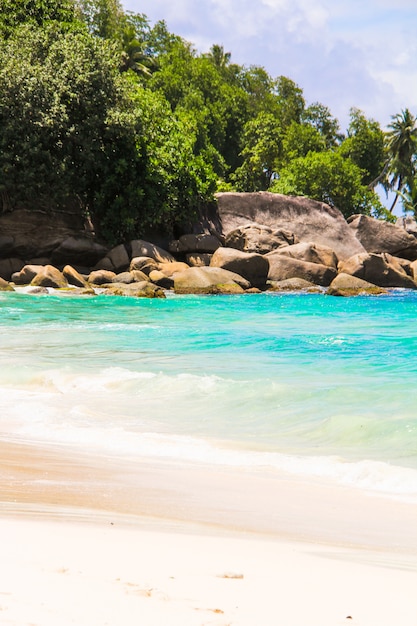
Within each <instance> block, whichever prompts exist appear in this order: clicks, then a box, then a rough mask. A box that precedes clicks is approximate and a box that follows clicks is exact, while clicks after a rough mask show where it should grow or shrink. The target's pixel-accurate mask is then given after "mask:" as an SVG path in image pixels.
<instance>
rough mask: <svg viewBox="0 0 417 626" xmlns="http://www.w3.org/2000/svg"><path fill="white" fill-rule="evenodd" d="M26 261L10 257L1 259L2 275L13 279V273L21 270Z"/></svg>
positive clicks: (0, 270)
mask: <svg viewBox="0 0 417 626" xmlns="http://www.w3.org/2000/svg"><path fill="white" fill-rule="evenodd" d="M23 266H24V263H23V261H22V260H21V259H16V258H13V257H12V258H10V259H1V260H0V276H1V277H2V278H4V279H5V280H11V278H12V276H13V274H15V273H17V272H20V270H21V269H22V267H23Z"/></svg>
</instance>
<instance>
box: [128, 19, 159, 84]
mask: <svg viewBox="0 0 417 626" xmlns="http://www.w3.org/2000/svg"><path fill="white" fill-rule="evenodd" d="M121 44H122V55H121V56H122V58H121V65H120V69H121V71H122V72H127V71H128V70H132V71H133V72H134V73H135V74H137V75H138V76H141V77H145V78H146V77H149V76H151V75H152V72H153V71H155V70H156V63H155V61H154V60H153V59H152V58H151V57H149V56H147V54H146V53H145V44H144V43H143V42H140V41H139V40H138V39H137V33H136V29H135V27H134V25H133V24H130V23H126V25H125V27H124V28H123V31H122V42H121Z"/></svg>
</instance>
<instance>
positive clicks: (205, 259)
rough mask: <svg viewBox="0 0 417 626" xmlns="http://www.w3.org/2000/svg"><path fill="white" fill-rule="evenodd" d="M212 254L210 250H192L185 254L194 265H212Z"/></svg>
mask: <svg viewBox="0 0 417 626" xmlns="http://www.w3.org/2000/svg"><path fill="white" fill-rule="evenodd" d="M212 256H213V255H212V254H209V253H208V252H191V253H190V254H186V255H185V260H186V261H187V263H188V265H191V266H193V267H204V266H207V265H210V261H211V257H212Z"/></svg>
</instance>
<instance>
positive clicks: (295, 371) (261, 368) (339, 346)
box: [0, 290, 417, 501]
mask: <svg viewBox="0 0 417 626" xmlns="http://www.w3.org/2000/svg"><path fill="white" fill-rule="evenodd" d="M416 318H417V294H416V293H414V292H407V291H401V290H397V291H393V292H392V293H391V294H390V295H387V296H379V297H372V296H363V297H356V298H336V297H330V296H326V295H323V294H305V293H298V294H294V293H291V294H280V293H264V294H243V295H234V296H220V295H219V296H194V295H190V296H176V295H173V294H168V297H167V298H166V299H165V300H161V299H134V298H122V297H115V296H105V295H97V296H91V297H90V296H70V295H53V294H50V295H47V296H41V295H37V296H34V295H28V294H26V293H0V348H1V350H0V439H2V440H5V441H10V442H28V441H30V442H35V443H40V444H44V443H51V444H59V445H60V446H64V447H65V446H68V447H73V446H75V447H77V448H78V449H80V448H81V449H82V450H83V451H85V452H89V451H90V452H94V453H96V452H99V453H103V454H106V455H109V456H114V457H123V458H125V459H129V458H155V457H157V458H158V459H167V460H169V461H170V462H178V463H181V462H183V461H187V462H194V463H199V464H204V465H205V466H206V467H207V466H233V467H237V468H239V467H242V468H248V467H249V468H251V469H253V470H255V471H256V469H257V468H259V470H262V471H268V472H286V473H288V474H290V475H297V476H300V477H303V476H305V477H308V478H314V479H318V480H324V481H330V482H333V483H338V484H343V485H348V486H350V487H355V488H357V489H362V490H367V491H368V492H377V493H379V494H381V493H384V494H386V495H387V497H390V498H395V499H403V500H407V501H417V395H416V391H415V386H416V379H417V324H416Z"/></svg>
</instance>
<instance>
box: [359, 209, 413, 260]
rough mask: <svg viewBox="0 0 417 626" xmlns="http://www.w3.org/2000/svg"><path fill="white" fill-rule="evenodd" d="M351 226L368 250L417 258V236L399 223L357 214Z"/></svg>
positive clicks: (406, 257) (405, 257)
mask: <svg viewBox="0 0 417 626" xmlns="http://www.w3.org/2000/svg"><path fill="white" fill-rule="evenodd" d="M349 227H350V229H351V230H352V232H353V233H354V235H355V237H356V238H357V239H358V241H360V243H361V244H362V246H363V247H364V248H365V250H366V251H367V252H371V253H375V254H380V253H382V252H387V253H388V254H392V255H393V256H397V257H402V258H404V259H409V260H411V261H415V260H416V259H417V238H416V237H415V236H414V235H413V234H411V233H409V232H407V231H406V230H405V229H404V228H401V227H400V226H397V224H390V223H388V222H385V221H383V220H377V219H374V218H373V217H368V216H367V215H356V216H354V217H353V218H351V219H350V220H349Z"/></svg>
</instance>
